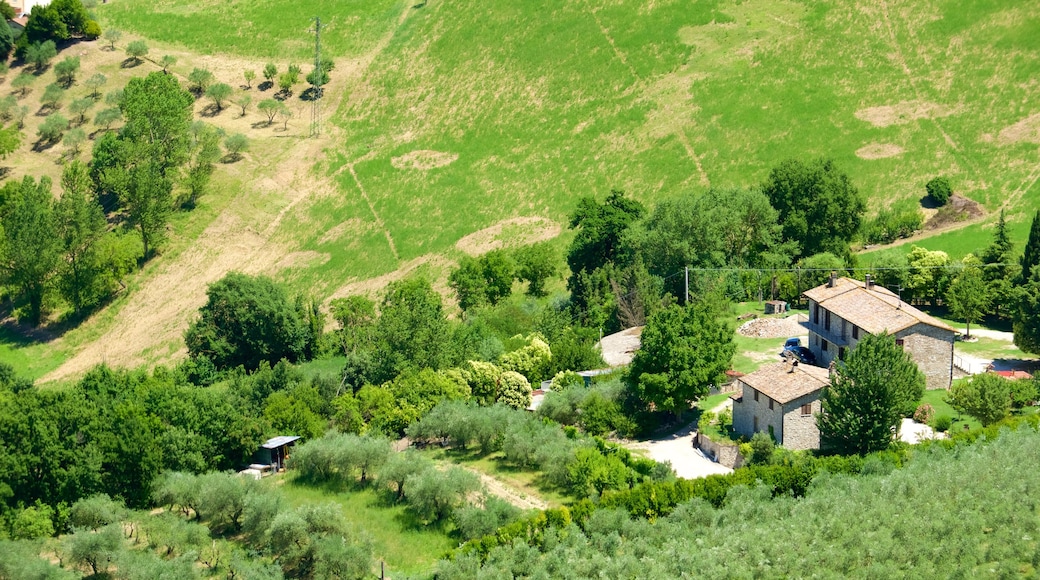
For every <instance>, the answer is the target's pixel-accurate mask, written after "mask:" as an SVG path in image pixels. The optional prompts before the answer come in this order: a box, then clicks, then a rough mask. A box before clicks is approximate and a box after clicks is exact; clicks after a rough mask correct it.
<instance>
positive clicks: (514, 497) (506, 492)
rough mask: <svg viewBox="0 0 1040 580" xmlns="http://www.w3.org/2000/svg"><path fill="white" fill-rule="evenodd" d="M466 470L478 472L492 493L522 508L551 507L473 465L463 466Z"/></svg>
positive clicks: (537, 508)
mask: <svg viewBox="0 0 1040 580" xmlns="http://www.w3.org/2000/svg"><path fill="white" fill-rule="evenodd" d="M462 468H463V469H465V470H466V471H469V472H472V473H475V474H477V476H479V477H480V483H482V484H484V487H485V488H486V489H487V490H488V493H490V494H491V495H493V496H495V497H497V498H500V499H503V500H505V501H507V502H509V503H511V504H513V505H514V506H516V507H518V508H520V509H522V510H529V509H533V510H544V509H547V508H548V507H549V504H548V503H547V502H545V500H543V499H542V498H539V497H534V496H531V495H528V494H526V493H524V492H522V491H520V490H518V489H516V488H514V487H512V486H509V485H506V484H505V483H503V482H501V481H499V480H498V479H495V478H494V477H491V476H490V475H488V474H486V473H482V472H480V471H477V470H476V469H473V468H471V467H466V466H462Z"/></svg>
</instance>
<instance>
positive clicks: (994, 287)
mask: <svg viewBox="0 0 1040 580" xmlns="http://www.w3.org/2000/svg"><path fill="white" fill-rule="evenodd" d="M1013 252H1014V243H1013V242H1012V241H1011V237H1010V236H1009V235H1008V231H1007V221H1006V220H1005V219H1004V210H1001V211H1000V219H998V220H997V227H996V228H994V230H993V241H992V242H990V245H989V246H987V247H986V249H984V250H983V251H982V252H981V253H980V255H979V257H980V258H981V259H982V278H983V280H984V281H985V282H986V293H987V294H988V298H989V305H988V308H987V309H986V312H987V313H989V314H993V315H994V316H997V317H1000V318H1008V317H1010V316H1011V315H1012V314H1013V313H1014V306H1013V304H1014V303H1015V301H1016V300H1017V298H1018V297H1017V292H1016V290H1015V282H1016V281H1017V280H1018V279H1019V272H1020V268H1019V266H1018V265H1017V264H1015V263H1014V258H1013V256H1012V253H1013Z"/></svg>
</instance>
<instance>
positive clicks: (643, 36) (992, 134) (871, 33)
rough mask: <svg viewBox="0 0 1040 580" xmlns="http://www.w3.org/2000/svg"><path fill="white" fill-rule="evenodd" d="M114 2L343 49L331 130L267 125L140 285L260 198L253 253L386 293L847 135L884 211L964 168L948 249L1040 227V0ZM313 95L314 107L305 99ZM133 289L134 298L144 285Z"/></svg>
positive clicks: (228, 261) (256, 48)
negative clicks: (1006, 229) (1004, 230)
mask: <svg viewBox="0 0 1040 580" xmlns="http://www.w3.org/2000/svg"><path fill="white" fill-rule="evenodd" d="M97 16H98V18H99V20H100V21H101V24H102V26H103V28H110V27H115V28H119V29H121V30H123V31H125V32H126V33H127V34H131V35H134V36H135V37H136V36H140V37H143V38H145V39H146V40H148V41H149V42H152V43H155V44H157V45H159V46H161V47H170V48H171V49H175V50H178V51H181V52H183V53H185V54H189V53H190V54H195V55H200V56H202V55H205V56H207V57H208V58H212V59H214V60H219V59H221V58H227V59H228V60H229V61H230V62H233V63H240V62H244V63H253V64H252V65H251V66H254V67H255V68H256V70H260V69H261V68H262V67H263V63H264V62H265V61H266V60H268V59H271V60H276V61H277V62H279V63H284V62H297V63H299V64H301V65H303V67H304V69H305V71H306V70H309V68H310V67H309V65H308V64H307V63H308V62H310V61H311V60H312V59H313V55H312V53H311V51H312V50H313V42H314V37H313V34H311V33H310V32H309V30H310V29H311V28H312V27H313V23H312V17H314V16H320V17H321V18H322V20H323V22H324V23H325V24H326V28H325V29H324V31H323V34H322V44H323V47H324V49H325V51H326V55H327V56H329V57H331V58H333V60H334V61H335V62H336V66H337V68H336V70H334V71H333V73H332V74H333V77H334V79H338V80H334V85H335V86H334V87H332V88H330V90H329V91H327V94H326V98H325V99H324V102H323V105H322V107H323V108H322V111H323V117H324V118H323V122H324V131H323V135H322V136H321V137H320V138H318V139H316V140H308V139H302V138H301V139H299V140H297V141H293V142H292V143H288V144H283V145H278V146H272V147H268V148H266V149H264V150H265V151H268V150H270V151H271V156H270V157H267V158H265V159H263V160H262V161H261V160H255V161H253V162H254V163H256V164H257V165H258V166H260V167H262V169H263V171H260V172H259V173H258V174H257V176H256V179H257V180H258V181H260V180H263V181H264V183H251V182H250V181H249V177H248V172H247V174H246V175H241V173H242V172H241V171H240V172H239V173H240V174H238V175H236V176H235V177H236V179H238V180H242V181H241V183H240V184H237V185H236V187H235V188H234V189H233V190H230V192H229V193H227V194H226V195H228V196H231V197H232V198H233V199H230V200H224V201H222V205H221V206H220V208H219V210H217V211H213V212H212V213H213V216H212V217H211V219H212V224H211V225H210V226H209V227H210V228H213V227H220V228H223V230H221V231H222V232H223V233H222V236H223V237H220V238H219V239H220V240H222V242H221V243H220V244H214V246H213V247H212V248H211V249H209V250H208V251H207V252H205V253H204V254H203V255H199V254H197V253H196V254H193V253H191V252H190V251H185V252H181V253H176V252H171V253H170V254H169V255H165V256H161V257H159V258H158V260H159V263H158V264H157V265H154V266H152V267H151V271H150V273H146V274H145V275H143V276H142V277H141V278H140V280H139V281H138V283H136V284H135V285H134V288H133V289H132V291H133V292H139V293H140V295H142V296H148V295H149V294H148V287H149V284H153V283H156V284H158V282H155V280H156V279H158V278H161V273H162V272H169V271H171V269H177V268H180V270H181V271H182V273H183V274H182V276H184V277H186V278H187V277H188V276H189V274H190V273H191V271H192V270H193V269H197V270H199V271H201V272H205V276H202V277H201V278H200V279H202V280H212V279H215V278H216V277H219V274H220V273H221V271H223V270H226V269H230V268H234V267H237V266H236V263H237V262H236V259H235V255H234V253H235V252H236V251H239V246H240V244H237V243H236V242H235V239H236V238H235V235H236V231H238V230H235V229H234V227H233V226H234V224H240V223H244V224H253V225H251V226H250V228H244V227H243V229H242V230H241V231H242V232H245V233H243V235H245V236H252V235H255V234H256V232H255V230H259V231H261V232H262V233H263V232H266V233H264V235H265V236H266V237H265V240H267V242H269V243H268V244H267V247H268V251H265V252H264V253H263V254H262V258H263V260H262V263H260V262H259V261H258V260H259V258H258V257H256V256H253V257H252V258H251V260H253V261H254V262H255V263H254V264H253V266H252V269H253V270H256V271H264V272H267V273H271V274H273V275H275V276H276V277H277V278H279V279H281V280H283V281H286V282H288V283H290V284H291V285H292V286H293V288H294V289H295V290H302V291H307V292H309V293H311V294H312V295H315V296H318V297H319V298H321V299H323V300H326V301H327V300H328V299H329V298H331V297H336V296H343V295H347V294H351V293H358V292H364V293H368V294H370V295H374V294H376V293H378V292H379V290H380V289H381V288H382V286H383V285H385V283H386V282H387V281H389V280H392V279H394V278H397V277H400V276H403V275H405V274H407V273H409V272H415V271H423V272H425V273H426V274H427V275H428V276H430V277H432V278H434V279H435V287H437V288H439V289H441V290H442V291H444V292H445V293H447V286H446V284H445V282H444V280H445V278H446V276H447V274H448V272H449V271H450V268H451V267H452V265H453V264H454V263H455V261H456V260H457V259H458V258H459V257H460V256H462V255H464V254H475V253H481V252H483V251H486V250H488V249H491V248H494V247H496V246H498V245H501V244H505V245H511V244H512V245H515V244H520V243H526V242H531V241H535V240H541V239H557V240H559V241H558V244H559V245H560V247H562V246H563V244H564V243H565V240H566V238H567V235H566V225H567V215H568V213H569V212H571V211H572V210H573V209H574V207H575V204H576V202H577V199H578V198H579V197H580V196H583V195H598V196H600V197H601V198H602V197H603V196H605V195H606V194H607V193H608V192H609V191H610V190H611V189H621V190H624V191H626V192H627V193H629V194H630V195H632V196H634V197H636V198H637V199H640V200H641V201H644V202H646V203H649V204H653V203H655V202H657V201H659V200H662V199H666V198H669V197H671V196H675V195H679V194H682V193H689V192H693V193H697V192H703V191H706V190H707V189H708V188H709V187H713V186H719V187H728V186H750V185H754V184H757V183H759V182H761V181H762V180H763V179H764V178H765V177H766V175H767V174H768V172H769V170H770V168H771V167H773V166H774V165H775V164H777V163H778V162H780V161H781V160H783V159H786V158H790V157H795V158H801V159H810V158H815V157H821V156H825V157H830V158H833V159H834V160H836V161H837V163H838V165H839V166H840V167H841V168H842V169H844V170H845V171H847V172H848V173H849V175H850V176H851V177H852V179H853V181H854V182H855V184H856V185H857V186H858V187H859V188H860V190H861V191H862V192H863V193H864V194H865V195H866V196H867V197H868V198H869V200H870V203H869V208H870V210H869V211H870V212H875V211H877V210H878V209H880V208H884V207H896V208H907V207H917V206H918V205H919V203H920V200H921V198H922V197H923V196H924V183H925V182H926V181H928V180H929V179H930V178H932V177H934V176H936V175H946V176H948V177H949V178H950V180H951V182H952V184H953V187H954V190H955V192H956V193H958V194H960V195H962V196H965V197H968V198H970V199H972V200H975V201H976V202H979V203H980V204H982V206H983V208H984V209H985V211H986V212H987V213H986V215H984V216H983V217H982V218H979V219H978V220H975V221H974V222H973V221H965V222H963V223H958V224H955V225H954V226H953V228H954V230H955V231H952V232H948V233H944V234H942V235H939V236H937V237H934V238H931V239H922V240H916V241H915V243H919V244H922V245H925V246H927V247H929V248H931V249H945V250H948V251H950V253H951V256H952V257H959V256H961V255H963V254H964V253H967V252H970V251H972V250H974V249H975V248H976V247H981V246H982V245H984V244H985V243H986V242H987V241H988V231H989V230H988V226H989V225H990V224H991V223H992V221H994V220H995V216H996V213H997V212H999V210H1000V209H1006V210H1007V212H1008V218H1009V222H1010V225H1011V231H1012V233H1013V234H1014V235H1015V236H1017V238H1018V239H1019V240H1021V239H1022V238H1023V237H1024V232H1025V229H1026V228H1027V227H1028V219H1029V218H1030V217H1031V216H1032V212H1033V211H1034V210H1035V209H1036V208H1037V207H1040V186H1038V185H1037V181H1038V178H1040V74H1038V73H1040V35H1037V34H1036V31H1037V30H1040V11H1037V10H1036V9H1035V7H1033V6H1031V5H1030V4H1029V3H1012V2H998V1H986V0H978V1H916V0H915V1H908V0H907V1H879V2H868V3H848V2H841V1H838V0H832V1H805V2H787V1H782V0H745V1H734V0H707V1H699V2H696V3H689V2H681V1H678V0H675V1H672V0H656V1H647V2H632V1H602V0H590V1H587V2H566V3H560V2H548V1H541V0H525V1H523V2H513V3H498V2H494V3H488V2H477V1H473V0H459V1H454V0H453V1H450V2H448V1H444V0H427V1H426V2H420V3H417V2H416V0H409V1H408V2H399V1H398V2H392V1H388V0H374V1H351V2H335V3H328V2H317V1H312V0H306V1H303V2H285V1H283V0H272V1H268V2H263V3H257V2H250V1H248V0H234V1H231V2H215V1H212V0H200V1H187V0H164V1H160V2H145V1H144V0H111V1H110V2H109V3H107V4H104V5H100V6H98V8H97ZM158 53H159V54H161V52H158ZM186 61H187V57H185V58H184V59H182V62H186ZM225 73H226V75H225V76H227V75H234V74H235V71H234V70H232V68H228V70H227V71H225ZM240 78H241V77H240V76H239V78H238V79H235V78H231V77H229V78H227V79H224V78H221V80H222V81H223V82H241V81H240V80H239V79H240ZM336 83H338V84H336ZM236 86H237V85H236ZM309 115H310V111H309V108H307V106H301V107H300V108H299V110H298V111H297V114H296V118H295V121H294V123H295V124H297V125H298V126H299V127H303V126H304V125H305V124H306V123H308V122H309V120H310V117H309ZM257 138H258V139H269V140H273V139H278V137H277V136H271V135H268V136H265V137H260V136H257ZM302 148H305V149H302ZM300 151H305V153H304V154H301V153H300ZM294 152H295V153H294ZM285 174H289V175H294V176H297V177H298V178H297V177H294V178H293V179H280V177H284V175H285ZM279 187H280V188H285V189H287V191H285V192H284V195H280V196H273V197H272V196H269V195H263V196H257V195H256V191H257V190H261V191H264V192H268V193H269V192H270V191H271V190H272V189H276V188H279ZM290 188H297V190H296V191H288V189H290ZM218 197H219V196H218ZM271 199H273V200H275V202H277V204H278V205H277V206H275V207H266V208H265V207H264V204H265V203H267V202H268V201H269V200H271ZM258 216H259V217H258ZM261 218H262V219H261ZM264 220H266V223H263V224H260V223H258V221H264ZM203 225H205V224H203ZM254 226H255V227H254ZM194 229H195V230H198V232H201V233H196V234H192V235H198V236H200V237H205V236H206V232H207V231H208V230H207V229H206V228H203V227H201V226H199V227H196V228H194ZM268 230H269V231H268ZM193 231H194V230H193ZM191 243H192V240H191V239H186V240H183V244H184V245H185V247H190V245H191ZM1020 243H1021V242H1020ZM909 247H910V246H909V244H906V245H905V246H901V247H900V250H899V251H902V250H903V249H905V250H909ZM890 251H896V250H890ZM862 259H863V260H865V261H866V262H867V263H869V260H870V257H869V254H868V255H867V256H865V257H864V258H862ZM178 260H182V263H181V265H180V266H178V262H177V261H178ZM186 260H190V262H189V261H186ZM207 260H209V261H208V262H207ZM215 264H216V265H215ZM247 269H248V268H247ZM163 284H167V285H169V284H170V282H169V280H167V281H165V282H163ZM177 290H178V289H177V288H172V289H169V288H168V289H166V290H165V291H164V292H165V293H168V292H169V291H177ZM180 291H183V292H190V293H192V299H191V300H184V301H182V304H183V306H179V307H178V308H180V311H176V312H172V310H176V309H175V308H167V310H171V312H169V313H168V314H165V315H164V316H166V317H167V319H168V320H159V321H152V322H151V324H153V326H154V328H153V330H152V331H151V332H148V333H143V334H141V336H138V337H135V338H134V341H137V342H141V344H133V345H131V346H128V347H124V348H123V350H124V351H125V350H126V349H133V350H134V351H135V352H137V353H138V354H139V356H136V357H129V358H126V360H128V361H133V362H141V361H145V362H160V361H161V359H162V357H165V356H168V355H169V353H171V352H178V351H179V349H181V348H182V345H181V343H180V340H181V333H182V332H183V329H184V327H186V324H187V321H188V320H190V318H191V316H192V314H193V312H194V308H197V306H198V305H199V304H201V303H202V301H203V300H204V294H203V293H204V291H205V285H204V284H202V283H199V284H196V285H193V286H183V287H181V288H180ZM162 294H163V293H159V292H153V293H152V294H151V296H153V297H154V296H157V295H162ZM134 300H135V299H134V297H133V296H129V297H128V298H127V299H126V300H125V301H122V302H121V303H120V304H121V305H120V306H119V308H122V309H124V310H126V311H127V312H145V311H147V310H148V307H149V305H148V304H146V303H144V302H141V299H138V302H141V303H140V304H137V305H136V306H135V305H134V304H133V303H134ZM135 309H136V310H135ZM95 319H96V320H91V321H89V322H88V323H87V326H90V328H86V329H83V330H82V331H81V332H83V333H84V336H88V335H89V336H90V337H98V338H97V339H96V341H95V340H94V339H93V338H91V339H90V340H91V341H95V342H98V341H103V342H107V343H109V344H111V343H112V342H113V341H117V340H119V339H120V338H119V337H120V336H125V334H120V332H119V329H120V327H125V326H127V325H131V324H135V321H133V320H131V319H130V317H129V315H128V314H127V315H124V314H122V313H117V314H105V315H102V316H97V317H95ZM137 324H139V322H137ZM86 342H87V341H86V339H83V340H81V341H80V343H86ZM160 346H162V348H159V347H160ZM106 348H107V347H106ZM66 352H67V351H66ZM98 352H101V351H98ZM104 352H105V353H109V354H108V355H105V356H112V355H111V354H110V353H111V351H104ZM141 353H151V354H141ZM62 356H66V355H62ZM68 356H78V355H73V354H68ZM91 356H93V358H94V359H98V360H95V361H94V362H101V358H102V357H101V355H100V354H97V355H91ZM91 356H85V357H84V356H80V359H81V360H80V363H81V364H77V365H76V366H77V368H83V367H84V366H85V365H87V364H88V363H89V362H90V361H91V360H92V358H91ZM112 360H120V357H118V356H113V358H112Z"/></svg>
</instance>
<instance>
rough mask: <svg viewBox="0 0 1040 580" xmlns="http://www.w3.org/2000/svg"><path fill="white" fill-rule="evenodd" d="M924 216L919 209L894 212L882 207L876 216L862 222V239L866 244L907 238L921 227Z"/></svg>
mask: <svg viewBox="0 0 1040 580" xmlns="http://www.w3.org/2000/svg"><path fill="white" fill-rule="evenodd" d="M923 223H924V218H923V216H922V215H921V212H920V211H919V210H916V209H913V210H907V211H902V212H895V211H892V210H886V209H883V210H881V211H879V212H878V215H877V217H875V218H874V219H873V220H871V221H869V222H866V223H864V224H863V241H864V242H866V243H868V244H888V243H891V242H894V241H895V240H897V239H900V238H908V237H910V236H912V235H913V234H914V232H916V231H917V230H919V229H921V226H922V225H923Z"/></svg>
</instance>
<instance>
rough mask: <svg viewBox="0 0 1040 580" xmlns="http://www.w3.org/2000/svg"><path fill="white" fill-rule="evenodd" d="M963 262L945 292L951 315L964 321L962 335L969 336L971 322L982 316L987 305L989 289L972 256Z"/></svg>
mask: <svg viewBox="0 0 1040 580" xmlns="http://www.w3.org/2000/svg"><path fill="white" fill-rule="evenodd" d="M964 262H965V263H964V268H963V269H961V272H960V274H959V275H958V276H957V277H956V278H955V279H954V280H953V283H952V284H950V289H949V290H948V291H947V292H946V300H947V302H948V303H949V305H950V310H951V311H952V312H953V315H954V316H956V317H957V318H959V319H961V320H963V321H964V323H965V325H966V327H965V330H964V336H965V337H971V323H972V322H975V321H977V320H979V319H980V318H982V315H983V314H985V313H986V310H987V309H988V307H989V294H988V291H989V289H988V288H987V286H986V280H985V279H984V278H983V275H982V270H981V269H980V268H979V266H978V264H977V263H976V262H977V260H976V259H975V258H974V256H969V258H965V260H964Z"/></svg>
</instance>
